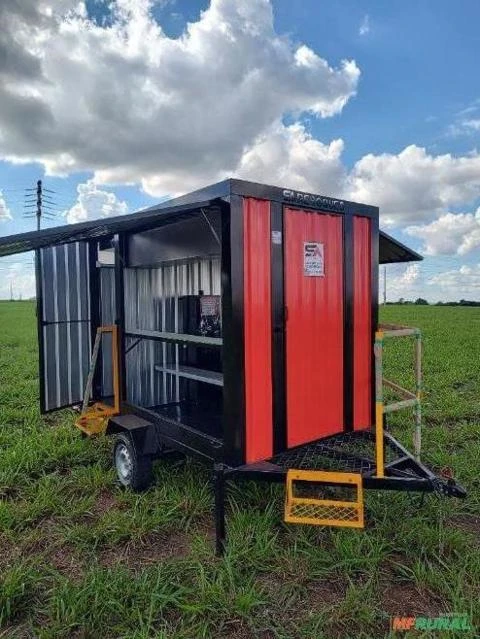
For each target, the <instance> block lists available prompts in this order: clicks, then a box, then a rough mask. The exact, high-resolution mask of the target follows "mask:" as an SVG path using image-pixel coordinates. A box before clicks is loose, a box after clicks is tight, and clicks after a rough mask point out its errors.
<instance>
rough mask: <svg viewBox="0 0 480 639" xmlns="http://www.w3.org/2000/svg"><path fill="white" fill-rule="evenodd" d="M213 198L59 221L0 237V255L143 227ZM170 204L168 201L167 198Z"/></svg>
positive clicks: (142, 228)
mask: <svg viewBox="0 0 480 639" xmlns="http://www.w3.org/2000/svg"><path fill="white" fill-rule="evenodd" d="M219 201H220V200H219V199H216V200H212V199H210V200H201V201H198V200H197V201H195V203H191V204H182V205H174V206H166V205H165V206H164V207H161V206H160V207H158V206H157V207H155V208H154V209H144V210H143V211H137V212H135V213H129V214H127V215H116V216H115V217H111V218H107V219H104V220H102V219H96V220H90V221H87V222H77V223H76V224H63V225H62V226H54V227H51V228H48V229H42V230H40V231H29V232H27V233H17V234H15V235H6V236H5V237H0V257H6V256H7V255H14V254H17V253H26V252H28V251H33V250H35V249H36V248H42V247H45V246H53V245H56V244H68V243H70V242H77V241H80V240H86V239H89V238H92V239H96V238H101V237H105V236H109V235H114V234H115V233H118V232H121V231H123V230H128V229H130V228H136V229H138V230H139V231H140V230H146V229H147V228H148V227H149V226H151V225H152V224H155V225H156V224H157V223H158V222H159V221H160V220H161V219H165V220H166V219H168V218H169V217H170V216H172V217H176V216H178V215H180V214H181V213H184V212H185V213H186V212H189V211H192V212H193V211H195V210H198V209H202V208H207V207H209V206H212V205H214V204H216V203H217V202H218V203H219ZM169 204H170V201H169Z"/></svg>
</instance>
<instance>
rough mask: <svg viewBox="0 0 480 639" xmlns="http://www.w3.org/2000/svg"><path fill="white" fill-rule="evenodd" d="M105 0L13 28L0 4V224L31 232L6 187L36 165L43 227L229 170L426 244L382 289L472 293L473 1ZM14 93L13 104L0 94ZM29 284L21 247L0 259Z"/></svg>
mask: <svg viewBox="0 0 480 639" xmlns="http://www.w3.org/2000/svg"><path fill="white" fill-rule="evenodd" d="M36 4H37V3H35V2H33V0H26V3H25V6H26V7H27V5H32V6H34V5H36ZM47 4H48V3H47ZM108 4H109V3H102V2H96V1H92V0H90V1H88V2H87V3H86V5H85V7H84V9H83V11H80V12H79V10H78V9H76V13H75V12H74V13H73V14H70V15H69V16H68V17H67V18H66V13H65V7H67V8H68V6H69V3H68V0H63V2H62V1H60V0H52V2H51V5H52V6H51V11H48V12H47V13H46V14H45V15H43V14H42V16H41V18H42V20H41V21H39V20H38V16H36V23H37V24H41V25H42V29H44V32H43V34H41V35H39V33H38V30H37V31H35V32H33V31H32V32H31V33H30V36H29V29H30V30H32V29H33V28H34V17H35V16H33V17H32V15H33V14H32V13H31V12H30V13H29V12H27V11H25V13H24V14H23V13H22V11H19V12H18V13H16V14H15V13H12V12H10V14H9V13H8V11H9V8H8V7H2V8H1V9H0V19H1V18H2V17H3V19H2V24H4V25H6V34H7V38H8V37H10V38H11V51H12V55H11V60H10V61H9V62H10V67H9V68H6V69H3V72H4V75H5V77H6V81H5V82H4V90H5V92H6V97H7V99H6V100H2V99H0V192H1V196H0V197H1V199H0V218H1V217H3V220H0V234H1V235H9V234H12V233H17V232H20V231H25V230H29V229H32V228H33V225H34V220H32V219H24V218H23V217H22V211H23V202H24V190H25V188H31V187H32V186H34V184H35V182H36V180H37V179H39V178H42V179H43V180H44V184H45V186H46V187H47V188H49V189H52V190H53V191H55V193H54V194H52V198H53V200H54V201H55V207H54V208H55V211H56V218H55V219H54V220H45V222H44V225H45V226H51V225H54V224H59V223H65V222H66V221H79V220H83V219H90V218H93V217H100V216H108V215H111V214H117V213H123V212H126V211H127V210H128V211H134V210H136V209H139V208H142V207H144V206H147V205H150V204H153V203H154V202H156V201H158V200H159V199H161V198H165V197H168V196H169V195H172V194H177V193H180V192H182V191H188V190H190V189H192V188H195V187H196V186H199V185H200V184H202V183H209V182H213V181H216V180H217V179H222V178H223V177H225V175H226V174H229V175H230V174H231V175H238V176H241V177H248V178H249V179H257V180H258V181H269V182H273V183H277V184H282V185H285V186H296V187H298V188H303V189H305V190H311V191H314V192H323V193H325V194H327V195H332V196H342V197H349V198H350V199H357V200H361V201H368V202H369V203H372V204H378V205H380V207H381V212H382V224H383V226H384V227H385V228H386V229H387V230H388V231H389V232H390V233H392V234H393V235H394V236H395V237H398V238H399V239H401V240H402V241H404V242H405V243H407V244H409V245H411V246H412V247H414V248H416V249H417V250H421V251H424V253H425V254H426V258H425V261H424V262H423V263H422V264H421V265H416V266H415V265H412V266H410V267H392V268H391V269H390V270H389V278H388V279H389V287H388V291H389V297H391V298H397V297H417V296H419V295H421V296H424V297H427V298H428V299H431V300H432V301H435V300H436V299H447V298H449V299H455V298H457V299H458V298H460V297H465V298H474V299H480V157H479V156H478V153H477V149H478V147H479V141H480V82H479V79H478V69H477V67H478V59H479V54H480V35H479V30H478V24H480V4H479V3H478V2H473V1H467V0H464V1H462V3H460V4H459V5H457V4H454V3H452V2H449V1H446V0H441V1H436V2H433V1H415V2H413V1H411V2H408V1H407V2H400V1H393V2H383V1H382V2H380V1H378V2H362V1H359V0H356V1H352V0H343V1H342V2H341V3H340V2H333V1H330V2H318V1H314V0H289V1H286V0H281V1H273V2H272V3H271V5H269V3H267V2H266V0H245V2H244V3H238V2H237V3H235V2H233V0H214V1H213V2H212V3H211V4H210V2H196V1H192V0H190V1H188V2H185V1H182V0H176V1H175V2H173V1H165V0H164V1H163V2H157V3H153V4H151V5H150V6H148V3H147V2H146V0H138V1H137V2H133V0H118V1H117V10H116V11H115V10H114V11H113V12H112V11H111V9H109V7H108ZM76 5H78V3H77V2H72V3H71V7H72V8H74V7H75V6H76ZM239 5H242V10H239V8H238V7H239ZM35 10H36V9H35ZM1 12H3V16H2V13H1ZM202 12H204V13H202ZM188 23H190V25H192V24H193V25H196V26H195V27H194V29H193V30H192V29H191V28H190V27H188V26H187V25H188ZM66 24H67V26H65V25H66ZM155 24H157V25H160V27H161V32H160V31H159V32H157V31H156V30H155ZM20 27H21V28H20ZM20 33H25V34H26V36H29V39H25V40H22V37H23V36H20V35H19V34H20ZM37 37H38V38H40V39H39V40H38V43H39V44H38V47H40V48H41V47H42V46H44V43H48V49H45V52H44V57H43V58H42V60H41V62H38V61H36V60H35V59H34V58H35V55H36V53H35V52H34V51H33V50H32V49H31V48H29V47H30V45H29V42H30V43H31V41H32V38H37ZM179 43H181V46H177V45H179ZM45 46H47V45H46V44H45ZM38 47H37V49H38ZM73 52H74V55H73ZM157 52H158V53H157ZM54 55H55V58H54V57H53V56H54ZM49 56H51V57H49ZM62 57H64V59H63V60H62ZM344 60H349V61H350V63H349V64H350V66H348V67H345V66H342V61H344ZM319 61H321V62H319ZM323 64H324V65H326V69H327V71H326V70H325V68H324V67H323V66H322V65H323ZM27 65H30V67H28V68H27ZM75 65H77V66H75ZM212 66H214V67H215V69H213V70H212ZM255 74H256V75H257V76H259V82H258V83H256V84H255V83H253V85H251V82H250V79H251V78H252V77H254V76H255ZM1 75H2V68H1V67H0V76H1ZM252 86H254V87H255V90H252ZM18 87H24V88H23V89H22V90H23V91H24V93H23V94H22V98H25V95H26V94H27V93H28V101H29V104H28V109H29V110H28V112H26V115H22V113H21V112H20V111H21V110H20V109H19V108H18V107H17V108H9V104H10V103H9V100H10V98H12V96H13V97H14V98H15V99H16V98H17V97H18V95H17V94H18V93H19V91H20V89H19V88H18ZM25 87H26V88H25ZM31 89H32V90H33V93H31V91H30V90H31ZM72 92H73V93H76V96H75V97H74V99H73V98H72ZM1 97H2V96H0V98H1ZM170 101H171V102H172V104H173V105H174V107H175V108H174V109H173V108H172V110H170V109H169V102H170ZM12 104H16V103H14V102H13V98H12ZM2 105H3V106H2ZM165 105H166V106H165ZM164 106H165V108H164ZM167 107H168V108H167ZM47 111H48V113H47ZM45 114H46V115H45ZM22 117H23V120H22ZM37 120H38V123H39V124H38V125H35V126H33V125H32V122H37ZM216 123H218V126H216ZM137 126H138V131H137V130H136V127H137ZM149 131H151V134H150V133H149ZM32 160H33V161H32ZM477 210H478V212H477ZM2 211H3V215H2ZM7 211H8V213H7ZM62 216H63V217H62ZM32 282H33V280H32V276H31V258H30V257H29V256H23V257H19V258H15V257H9V258H6V259H4V260H0V297H8V296H9V295H10V283H12V285H13V288H14V294H16V295H17V296H18V295H20V294H22V295H23V296H24V297H25V296H29V295H31V294H32V292H33V284H32Z"/></svg>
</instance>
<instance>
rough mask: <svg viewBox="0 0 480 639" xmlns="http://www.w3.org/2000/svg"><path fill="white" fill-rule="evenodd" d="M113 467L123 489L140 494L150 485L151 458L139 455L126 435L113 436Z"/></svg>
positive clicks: (151, 475) (151, 474)
mask: <svg viewBox="0 0 480 639" xmlns="http://www.w3.org/2000/svg"><path fill="white" fill-rule="evenodd" d="M113 466H114V468H115V471H116V473H117V478H118V481H119V482H120V484H121V485H122V486H124V487H125V488H130V489H131V490H133V491H134V492H140V491H142V490H145V489H147V488H148V487H149V486H150V485H151V484H152V478H153V473H152V458H151V457H150V456H149V455H139V454H138V453H137V451H136V450H135V446H134V444H133V441H132V438H131V437H130V436H129V435H128V434H126V433H119V434H118V435H116V436H115V441H114V444H113Z"/></svg>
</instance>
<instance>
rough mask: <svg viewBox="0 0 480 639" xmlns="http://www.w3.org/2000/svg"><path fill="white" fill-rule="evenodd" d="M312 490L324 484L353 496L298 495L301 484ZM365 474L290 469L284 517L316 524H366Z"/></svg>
mask: <svg viewBox="0 0 480 639" xmlns="http://www.w3.org/2000/svg"><path fill="white" fill-rule="evenodd" d="M301 482H303V486H308V488H309V489H310V491H312V490H317V491H320V490H321V489H322V488H323V489H325V488H326V487H328V488H330V487H333V488H341V489H342V491H343V492H347V493H348V497H350V495H352V496H353V499H351V500H350V499H348V500H344V499H342V500H335V499H321V498H317V497H311V496H308V497H305V496H298V495H295V490H298V488H299V487H300V486H301V485H302V484H301ZM363 510H364V502H363V485H362V476H361V475H360V474H358V473H342V472H338V473H336V472H327V471H323V470H297V469H291V470H289V471H288V472H287V483H286V491H285V517H284V519H285V521H286V522H287V523H291V524H313V525H316V526H345V527H349V528H363V527H364V514H363Z"/></svg>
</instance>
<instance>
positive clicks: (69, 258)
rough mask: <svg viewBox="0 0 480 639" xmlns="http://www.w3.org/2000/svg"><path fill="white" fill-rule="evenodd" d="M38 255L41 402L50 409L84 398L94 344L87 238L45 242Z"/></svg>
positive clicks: (43, 408) (68, 404) (45, 409)
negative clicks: (92, 343)
mask: <svg viewBox="0 0 480 639" xmlns="http://www.w3.org/2000/svg"><path fill="white" fill-rule="evenodd" d="M40 259H41V273H40V275H41V288H42V308H41V315H42V317H41V319H42V324H43V326H42V333H41V335H42V338H41V344H40V345H39V348H40V349H41V356H42V357H43V385H44V396H43V398H41V405H42V410H44V411H49V410H53V409H55V408H61V407H63V406H70V405H72V404H75V403H77V402H80V401H81V400H82V399H83V393H84V387H85V380H86V376H87V374H88V368H89V363H90V349H91V335H90V290H89V266H88V244H87V243H86V242H75V243H73V244H62V245H59V246H53V247H49V248H44V249H41V250H40ZM41 373H42V371H41Z"/></svg>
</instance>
